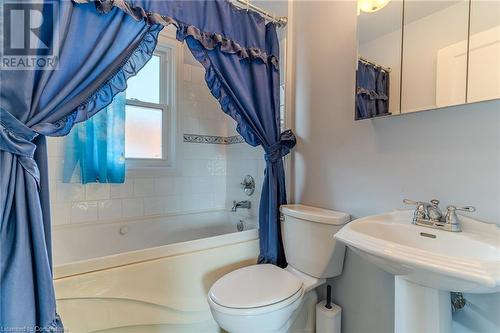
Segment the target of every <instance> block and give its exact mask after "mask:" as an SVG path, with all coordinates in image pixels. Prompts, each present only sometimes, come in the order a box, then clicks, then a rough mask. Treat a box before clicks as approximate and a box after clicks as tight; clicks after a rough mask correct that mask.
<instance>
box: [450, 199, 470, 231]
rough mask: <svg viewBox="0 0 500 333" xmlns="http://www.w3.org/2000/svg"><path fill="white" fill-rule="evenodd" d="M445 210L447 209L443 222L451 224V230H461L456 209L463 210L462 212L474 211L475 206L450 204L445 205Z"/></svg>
mask: <svg viewBox="0 0 500 333" xmlns="http://www.w3.org/2000/svg"><path fill="white" fill-rule="evenodd" d="M446 210H447V212H446V216H445V218H444V219H445V222H446V223H447V224H451V225H452V231H460V230H461V228H460V221H459V220H458V216H457V213H456V211H457V210H460V211H464V212H469V213H473V212H475V211H476V208H475V207H472V206H464V207H457V206H453V205H450V206H448V207H446Z"/></svg>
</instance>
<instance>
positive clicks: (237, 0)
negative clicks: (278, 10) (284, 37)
mask: <svg viewBox="0 0 500 333" xmlns="http://www.w3.org/2000/svg"><path fill="white" fill-rule="evenodd" d="M233 3H234V4H235V5H236V6H238V7H239V8H242V9H246V10H251V11H253V12H257V13H259V14H260V15H262V16H263V17H264V18H266V19H267V20H269V21H271V22H274V23H276V25H277V26H278V27H280V28H283V27H284V26H286V24H287V23H288V18H287V17H286V16H275V15H273V14H271V13H269V12H268V11H266V10H264V9H262V8H260V7H257V6H255V5H252V4H251V3H250V1H248V0H234V1H233Z"/></svg>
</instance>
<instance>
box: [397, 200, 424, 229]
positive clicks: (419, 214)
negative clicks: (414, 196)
mask: <svg viewBox="0 0 500 333" xmlns="http://www.w3.org/2000/svg"><path fill="white" fill-rule="evenodd" d="M403 203H405V204H406V205H414V206H416V208H415V212H414V213H413V224H415V223H416V222H417V220H419V219H425V218H426V217H427V207H428V206H429V204H428V203H425V202H423V201H415V200H410V199H404V200H403Z"/></svg>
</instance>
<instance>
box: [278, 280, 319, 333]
mask: <svg viewBox="0 0 500 333" xmlns="http://www.w3.org/2000/svg"><path fill="white" fill-rule="evenodd" d="M316 303H318V293H317V292H316V289H312V290H310V291H308V292H307V293H306V294H305V295H304V299H303V300H302V306H301V307H300V308H299V309H298V310H297V311H299V313H298V314H297V317H296V318H295V320H294V322H293V324H292V325H291V327H290V328H289V329H288V330H287V331H286V333H314V332H315V331H316Z"/></svg>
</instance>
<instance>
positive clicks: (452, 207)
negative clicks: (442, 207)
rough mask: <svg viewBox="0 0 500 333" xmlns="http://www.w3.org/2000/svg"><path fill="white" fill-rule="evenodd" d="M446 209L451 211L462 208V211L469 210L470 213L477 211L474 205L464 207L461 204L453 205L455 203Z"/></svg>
mask: <svg viewBox="0 0 500 333" xmlns="http://www.w3.org/2000/svg"><path fill="white" fill-rule="evenodd" d="M446 209H447V210H448V212H449V211H456V210H460V211H464V212H469V213H474V212H475V211H476V207H473V206H463V207H460V206H458V207H457V206H453V205H449V206H448V207H446Z"/></svg>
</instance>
